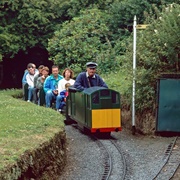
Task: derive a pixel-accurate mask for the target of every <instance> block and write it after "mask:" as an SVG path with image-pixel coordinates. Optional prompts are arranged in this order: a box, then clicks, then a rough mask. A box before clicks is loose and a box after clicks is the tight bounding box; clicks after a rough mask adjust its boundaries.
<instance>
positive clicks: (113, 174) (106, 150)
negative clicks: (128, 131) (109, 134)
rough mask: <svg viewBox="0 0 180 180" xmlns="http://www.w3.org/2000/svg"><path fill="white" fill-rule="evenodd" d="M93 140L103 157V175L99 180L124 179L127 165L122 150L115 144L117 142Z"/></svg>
mask: <svg viewBox="0 0 180 180" xmlns="http://www.w3.org/2000/svg"><path fill="white" fill-rule="evenodd" d="M93 139H95V141H96V143H97V144H98V146H99V148H100V150H101V152H102V154H103V155H104V159H103V162H104V163H103V165H104V173H103V175H102V178H101V180H110V179H117V180H118V179H121V180H124V179H125V177H126V171H127V163H126V159H125V156H124V153H123V151H122V149H121V148H120V146H119V145H118V144H117V140H116V139H114V138H112V139H99V138H97V137H94V136H93Z"/></svg>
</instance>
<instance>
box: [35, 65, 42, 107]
mask: <svg viewBox="0 0 180 180" xmlns="http://www.w3.org/2000/svg"><path fill="white" fill-rule="evenodd" d="M43 67H44V65H40V66H39V67H38V72H39V73H38V74H37V75H36V76H34V90H33V102H34V103H35V104H37V100H38V97H37V93H38V89H37V87H36V84H37V80H38V78H39V77H41V76H42V69H43Z"/></svg>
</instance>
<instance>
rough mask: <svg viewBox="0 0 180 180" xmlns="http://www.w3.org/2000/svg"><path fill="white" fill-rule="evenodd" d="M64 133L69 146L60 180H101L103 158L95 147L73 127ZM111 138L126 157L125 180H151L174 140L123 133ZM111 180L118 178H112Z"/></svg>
mask: <svg viewBox="0 0 180 180" xmlns="http://www.w3.org/2000/svg"><path fill="white" fill-rule="evenodd" d="M65 129H66V134H67V142H68V145H67V147H68V149H67V165H66V166H65V168H64V171H63V174H62V175H61V176H60V177H59V180H86V179H87V180H89V179H91V180H98V179H101V177H102V174H103V172H104V169H103V158H102V157H103V154H102V152H101V150H100V148H99V147H98V145H97V143H96V142H95V141H93V140H92V139H91V138H90V137H89V136H87V135H85V134H83V133H82V132H80V131H79V130H78V129H77V128H75V127H73V126H66V127H65ZM112 135H113V137H115V138H116V139H118V145H119V146H120V147H121V148H122V150H123V152H124V154H125V158H126V161H127V175H126V179H128V180H129V179H130V180H137V179H138V180H152V178H153V177H154V175H155V174H156V173H157V171H158V170H159V168H160V166H161V164H162V159H163V157H164V155H165V151H166V150H167V147H168V145H169V144H170V143H171V142H172V141H173V139H174V137H161V136H143V135H139V134H136V135H132V134H131V132H130V131H128V130H125V129H123V130H122V131H121V132H117V133H112ZM113 168H118V165H114V166H113ZM117 171H118V169H117ZM114 172H115V171H114ZM113 177H114V178H113ZM115 177H116V178H115ZM178 178H179V177H178ZM178 178H177V179H178ZM111 179H115V180H116V179H121V178H120V177H119V178H117V176H116V175H115V174H114V175H113V176H112V177H111Z"/></svg>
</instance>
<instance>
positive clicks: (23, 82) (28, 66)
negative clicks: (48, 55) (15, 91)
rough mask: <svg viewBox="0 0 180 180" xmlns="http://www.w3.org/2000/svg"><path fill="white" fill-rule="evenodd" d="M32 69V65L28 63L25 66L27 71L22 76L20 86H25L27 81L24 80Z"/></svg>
mask: <svg viewBox="0 0 180 180" xmlns="http://www.w3.org/2000/svg"><path fill="white" fill-rule="evenodd" d="M32 67H33V63H29V64H28V65H27V69H26V70H25V71H24V75H23V78H22V85H25V84H26V83H27V80H26V75H27V74H28V73H29V69H30V68H32Z"/></svg>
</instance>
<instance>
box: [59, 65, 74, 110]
mask: <svg viewBox="0 0 180 180" xmlns="http://www.w3.org/2000/svg"><path fill="white" fill-rule="evenodd" d="M62 75H63V77H64V78H63V79H61V80H60V81H59V82H58V96H57V99H56V109H57V110H59V109H60V102H61V98H62V97H61V95H60V93H61V92H62V91H64V90H65V89H66V88H65V85H66V84H67V83H69V84H70V85H71V86H72V85H74V82H75V80H74V79H73V77H74V72H73V71H72V70H71V69H70V68H66V69H65V70H64V71H63V73H62Z"/></svg>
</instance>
